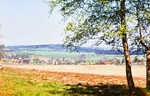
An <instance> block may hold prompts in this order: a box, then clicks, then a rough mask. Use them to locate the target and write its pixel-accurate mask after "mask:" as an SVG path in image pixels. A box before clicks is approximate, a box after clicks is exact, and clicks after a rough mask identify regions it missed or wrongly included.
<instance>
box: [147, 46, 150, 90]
mask: <svg viewBox="0 0 150 96" xmlns="http://www.w3.org/2000/svg"><path fill="white" fill-rule="evenodd" d="M146 87H147V88H149V89H150V48H149V49H148V50H147V53H146Z"/></svg>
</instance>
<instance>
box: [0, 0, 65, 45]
mask: <svg viewBox="0 0 150 96" xmlns="http://www.w3.org/2000/svg"><path fill="white" fill-rule="evenodd" d="M48 11H49V7H48V6H47V5H46V4H45V3H43V2H42V0H0V25H1V29H0V30H1V33H0V34H1V35H2V36H3V37H2V38H1V39H0V40H1V42H4V44H5V45H33V44H50V43H52V44H56V43H57V44H58V43H59V44H60V43H62V39H63V36H62V35H61V33H62V32H63V29H64V27H65V24H64V23H63V22H61V20H62V17H61V16H60V15H59V14H58V12H54V13H53V14H52V15H49V13H48Z"/></svg>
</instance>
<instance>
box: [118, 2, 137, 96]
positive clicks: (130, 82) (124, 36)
mask: <svg viewBox="0 0 150 96" xmlns="http://www.w3.org/2000/svg"><path fill="white" fill-rule="evenodd" d="M125 2H126V0H121V2H120V3H121V4H120V7H121V10H120V13H121V32H122V44H123V48H124V56H125V61H126V77H127V82H128V87H129V92H130V95H131V96H134V94H135V86H134V81H133V78H132V72H131V61H130V54H129V48H128V42H127V33H126V18H125Z"/></svg>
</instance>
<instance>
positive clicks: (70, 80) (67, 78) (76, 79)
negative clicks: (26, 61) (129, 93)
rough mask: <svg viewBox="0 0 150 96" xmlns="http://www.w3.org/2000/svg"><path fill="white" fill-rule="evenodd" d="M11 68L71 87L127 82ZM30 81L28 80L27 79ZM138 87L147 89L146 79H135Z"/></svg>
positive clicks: (105, 76) (107, 77) (94, 75)
mask: <svg viewBox="0 0 150 96" xmlns="http://www.w3.org/2000/svg"><path fill="white" fill-rule="evenodd" d="M5 68H9V69H11V70H13V71H16V73H19V74H31V75H33V76H36V77H37V78H36V79H34V80H35V81H43V80H51V81H54V82H62V83H64V84H69V85H77V84H81V85H92V86H93V85H114V84H115V85H125V86H127V81H126V77H125V76H115V75H97V74H85V73H74V72H52V71H43V70H36V69H20V68H10V67H5ZM26 79H28V78H26ZM134 82H135V86H136V87H141V88H144V87H145V79H142V78H138V77H134Z"/></svg>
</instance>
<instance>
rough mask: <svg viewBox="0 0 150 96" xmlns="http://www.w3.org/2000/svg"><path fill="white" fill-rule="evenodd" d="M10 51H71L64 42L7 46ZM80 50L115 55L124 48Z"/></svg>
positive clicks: (87, 48) (89, 48) (81, 49)
mask: <svg viewBox="0 0 150 96" xmlns="http://www.w3.org/2000/svg"><path fill="white" fill-rule="evenodd" d="M6 49H7V50H5V51H7V52H8V51H9V52H14V51H23V50H26V51H31V50H32V51H39V50H43V51H44V50H49V51H69V50H67V48H66V47H64V46H63V45H62V44H43V45H24V46H7V47H6ZM78 51H79V52H94V53H96V54H108V55H114V54H122V53H123V50H120V52H119V51H118V50H111V49H110V48H100V47H80V48H79V49H78ZM132 54H133V55H134V54H137V50H134V51H132ZM142 54H143V52H142V51H139V52H138V55H142Z"/></svg>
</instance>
